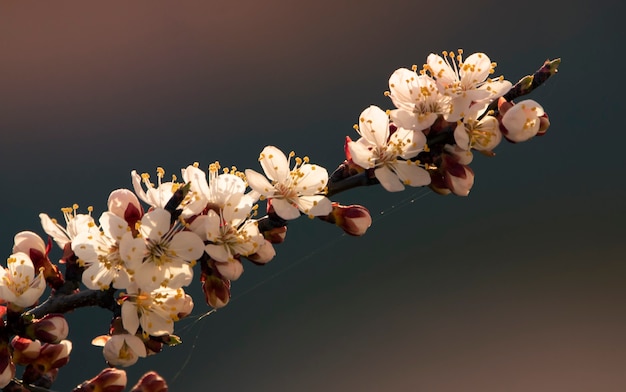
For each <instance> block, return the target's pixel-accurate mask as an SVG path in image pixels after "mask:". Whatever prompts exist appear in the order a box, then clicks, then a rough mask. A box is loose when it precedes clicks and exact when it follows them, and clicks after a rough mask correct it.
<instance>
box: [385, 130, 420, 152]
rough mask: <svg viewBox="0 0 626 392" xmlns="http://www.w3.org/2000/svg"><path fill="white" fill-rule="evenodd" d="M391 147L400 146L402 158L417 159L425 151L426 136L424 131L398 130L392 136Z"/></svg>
mask: <svg viewBox="0 0 626 392" xmlns="http://www.w3.org/2000/svg"><path fill="white" fill-rule="evenodd" d="M389 144H390V145H393V146H400V151H401V152H402V153H401V154H400V157H402V158H404V159H409V158H413V157H415V156H416V155H417V154H419V153H420V152H421V151H422V150H423V149H424V144H426V136H425V135H424V133H423V132H422V131H414V130H411V129H404V128H398V129H397V130H396V132H394V134H393V135H391V140H390V142H389Z"/></svg>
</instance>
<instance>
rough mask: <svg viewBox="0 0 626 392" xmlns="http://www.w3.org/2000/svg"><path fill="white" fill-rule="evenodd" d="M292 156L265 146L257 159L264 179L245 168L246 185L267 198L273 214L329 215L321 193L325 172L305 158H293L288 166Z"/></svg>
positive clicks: (287, 216)
mask: <svg viewBox="0 0 626 392" xmlns="http://www.w3.org/2000/svg"><path fill="white" fill-rule="evenodd" d="M294 156H295V154H294V153H293V152H292V153H290V154H289V159H287V157H286V156H285V154H284V153H283V152H282V151H281V150H279V149H278V148H276V147H274V146H267V147H265V148H264V149H263V151H262V152H261V155H260V157H259V162H260V163H261V167H262V168H263V171H264V172H265V176H267V178H265V176H263V175H262V174H260V173H258V172H256V171H254V170H252V169H247V170H246V171H245V173H246V179H247V180H248V184H249V185H250V188H252V189H253V190H255V191H257V192H258V193H260V194H261V195H262V196H264V197H266V198H267V199H269V200H271V203H272V206H273V207H274V210H275V211H276V214H278V216H280V217H281V218H283V219H287V220H289V219H295V218H298V217H299V216H300V212H302V213H304V214H307V215H309V216H317V215H327V214H329V213H330V211H332V203H331V201H330V200H329V199H328V198H326V196H324V193H325V189H326V184H327V183H328V172H327V171H326V169H324V168H323V167H321V166H318V165H314V164H310V163H308V162H309V159H308V158H307V157H305V158H304V159H300V158H296V159H295V161H296V164H295V165H294V167H293V169H291V168H290V162H291V158H292V157H294ZM268 179H269V181H268ZM270 181H271V182H270Z"/></svg>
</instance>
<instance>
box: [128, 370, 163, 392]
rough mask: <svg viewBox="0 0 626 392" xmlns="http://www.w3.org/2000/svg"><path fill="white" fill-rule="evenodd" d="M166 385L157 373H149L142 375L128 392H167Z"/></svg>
mask: <svg viewBox="0 0 626 392" xmlns="http://www.w3.org/2000/svg"><path fill="white" fill-rule="evenodd" d="M167 391H168V388H167V383H166V382H165V380H164V379H163V377H161V376H159V375H158V373H156V372H154V371H151V372H148V373H146V374H144V375H143V376H142V377H141V378H140V379H139V381H138V382H137V384H136V385H135V386H134V387H133V388H132V389H131V390H130V392H167Z"/></svg>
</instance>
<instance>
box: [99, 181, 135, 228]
mask: <svg viewBox="0 0 626 392" xmlns="http://www.w3.org/2000/svg"><path fill="white" fill-rule="evenodd" d="M107 204H108V207H109V211H111V212H112V213H113V214H115V215H117V216H119V217H120V218H123V219H124V220H125V221H126V222H128V225H129V226H130V227H134V226H135V223H137V221H139V220H140V219H141V217H142V216H143V207H141V204H140V203H139V199H138V198H137V196H135V194H134V193H133V192H131V191H130V190H128V189H116V190H114V191H113V192H111V194H110V195H109V200H108V203H107Z"/></svg>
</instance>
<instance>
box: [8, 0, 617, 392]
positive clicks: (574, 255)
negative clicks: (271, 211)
mask: <svg viewBox="0 0 626 392" xmlns="http://www.w3.org/2000/svg"><path fill="white" fill-rule="evenodd" d="M585 3H587V4H585ZM624 11H625V7H624V5H623V4H619V2H618V1H594V2H571V3H564V4H562V5H558V4H557V2H544V1H537V0H531V1H526V2H502V1H496V0H480V1H475V2H467V1H465V2H462V1H449V2H439V3H438V2H432V1H431V2H420V1H401V0H386V1H358V2H357V1H353V2H349V1H334V2H330V1H316V2H309V3H304V2H302V3H300V2H288V1H272V0H266V1H263V2H256V1H251V0H246V1H223V0H222V1H178V2H163V1H133V2H106V3H104V2H101V3H100V4H96V3H95V2H84V1H55V2H28V1H20V2H18V1H5V0H3V1H2V2H0V56H1V57H0V58H1V59H0V137H1V138H0V170H1V171H0V173H2V177H1V178H2V183H3V185H2V193H1V194H0V220H1V222H2V224H1V225H0V238H1V240H0V250H1V251H2V252H3V253H4V254H5V255H7V256H8V255H9V254H10V252H11V247H12V238H13V235H14V234H15V233H17V232H18V231H21V230H34V231H37V232H38V233H39V234H41V235H43V234H44V233H43V230H41V229H40V225H39V219H38V216H37V215H38V213H39V212H47V213H48V214H50V215H52V216H56V217H58V218H60V217H61V213H60V208H61V207H64V206H68V205H71V204H72V203H78V204H79V205H80V206H81V207H82V208H85V207H87V206H88V205H93V206H94V207H95V216H96V217H97V216H99V214H100V213H101V212H102V211H103V210H104V209H105V208H106V200H107V197H108V194H109V192H110V191H111V190H113V189H116V188H120V187H131V182H130V175H129V172H130V170H131V169H137V170H138V171H139V172H144V171H145V172H150V173H154V170H155V168H156V166H158V165H160V166H163V167H164V168H165V169H166V171H167V172H168V174H178V173H179V170H180V168H182V167H184V166H186V165H188V164H190V163H192V162H194V161H199V162H200V163H201V165H202V166H203V167H206V166H207V165H208V164H209V163H211V162H213V161H215V160H219V161H220V162H221V163H222V164H223V165H224V166H230V165H237V166H238V168H240V169H245V168H254V169H256V170H259V166H258V162H257V160H256V159H257V156H258V153H259V152H260V151H261V150H262V148H263V147H264V146H265V145H267V144H274V145H276V146H278V147H279V148H281V149H283V150H284V151H289V150H292V149H293V150H295V151H296V153H298V155H300V156H303V155H309V156H310V157H311V160H312V161H313V162H315V163H318V164H320V165H322V166H325V167H327V168H328V170H329V171H332V170H333V169H334V168H335V167H336V166H337V164H338V163H340V162H341V160H342V159H343V141H344V137H345V136H346V135H351V136H352V137H355V136H356V134H355V132H354V131H353V129H352V124H354V123H355V122H356V119H357V116H358V114H359V113H360V112H361V110H363V109H364V108H365V107H367V106H368V105H370V104H377V105H379V106H382V107H384V108H391V107H392V105H391V102H390V101H389V100H388V99H387V98H385V97H384V96H383V94H382V93H383V91H384V90H386V89H387V80H388V77H389V75H390V74H391V73H392V72H393V71H394V70H395V69H396V68H399V67H409V66H411V65H412V64H418V65H421V64H422V63H423V62H424V61H425V59H426V56H427V55H428V53H430V52H440V51H441V50H455V49H456V48H459V47H461V48H464V49H465V52H466V53H467V54H470V53H473V52H475V51H483V52H485V53H487V54H488V55H489V56H490V57H491V59H492V61H497V62H498V68H497V69H496V73H497V74H504V76H505V77H506V78H507V79H508V80H511V81H512V82H515V81H517V80H518V79H519V78H520V77H522V76H524V75H526V74H529V73H532V72H533V71H535V70H536V69H537V68H538V67H539V66H540V65H541V64H542V63H543V61H544V60H545V59H546V58H555V57H561V58H562V60H563V63H562V65H561V69H560V72H559V74H558V75H557V76H556V77H554V78H553V79H551V80H549V82H548V83H547V84H546V85H545V86H544V87H541V88H540V89H539V90H538V91H536V92H535V93H534V94H533V95H531V98H533V99H536V100H537V101H539V102H540V103H541V104H542V105H543V106H544V108H545V109H546V111H547V112H548V114H549V115H550V119H551V121H552V127H551V128H550V130H549V132H548V134H547V135H546V136H545V137H542V138H539V139H533V140H531V141H530V142H527V143H523V144H518V145H512V144H509V143H503V144H502V145H501V146H499V147H498V148H497V149H496V152H497V153H498V155H497V157H495V158H491V159H489V158H486V157H483V156H479V155H477V156H476V157H475V160H474V163H473V164H472V168H473V169H474V171H475V173H476V183H475V186H474V189H473V190H472V193H471V195H470V196H469V197H468V198H459V197H454V196H447V197H442V196H437V195H435V194H433V193H432V192H429V191H428V190H425V189H421V188H417V189H409V190H407V191H405V192H402V193H398V194H389V193H386V192H385V191H384V190H382V189H381V188H379V187H370V188H367V189H366V188H362V189H355V190H352V191H349V192H346V193H344V194H341V195H338V197H337V198H336V200H338V201H341V202H343V203H359V204H363V205H365V206H367V207H368V208H369V209H370V211H371V212H372V215H373V216H374V225H373V227H372V228H371V229H370V231H369V232H368V233H367V235H366V236H365V237H362V238H351V237H347V236H342V234H341V231H340V230H338V229H336V228H334V227H332V226H329V225H327V224H325V223H323V222H319V221H310V220H308V219H300V220H298V221H295V222H293V224H291V225H290V228H289V233H288V236H287V241H286V242H285V243H284V244H281V245H279V246H277V248H276V249H277V252H278V255H277V257H276V258H275V260H274V261H272V263H270V264H268V265H267V266H265V267H262V268H257V267H255V266H253V265H251V264H246V265H245V268H246V273H245V274H244V275H243V276H242V278H241V279H240V280H239V281H237V282H235V283H234V286H233V301H232V303H231V305H230V306H228V307H226V308H224V309H223V310H220V311H218V312H217V313H215V314H212V315H211V316H209V317H207V318H203V319H201V320H199V321H197V319H194V318H191V319H189V320H185V321H181V322H180V323H178V324H177V329H176V331H175V332H177V333H179V334H180V335H181V337H182V338H183V340H184V342H185V344H183V345H181V346H179V347H174V348H167V349H166V352H165V353H163V354H160V355H157V356H153V357H150V358H147V359H144V360H141V361H140V362H139V363H138V364H137V365H136V366H134V367H132V368H130V369H128V374H129V384H131V385H132V384H133V383H134V382H135V381H136V379H137V378H138V377H139V376H140V375H141V374H143V373H144V372H145V371H146V370H147V369H154V370H157V371H158V372H159V373H160V374H161V375H163V376H164V377H165V378H166V379H167V380H168V381H169V383H170V389H171V390H172V391H186V390H207V391H209V390H210V391H318V390H326V391H346V390H355V391H387V390H394V391H426V392H431V391H432V392H448V391H451V392H458V391H462V392H479V391H480V392H560V391H567V392H575V391H580V392H588V391H600V392H618V391H625V390H626V312H625V311H624V309H625V305H626V263H625V261H626V257H625V256H624V251H625V250H626V245H624V237H625V236H624V234H626V230H625V229H624V223H623V221H624V218H625V217H626V206H625V205H624V202H623V201H624V200H625V196H626V181H625V180H624V168H625V167H626V166H625V163H626V159H625V158H624V153H623V146H624V143H625V142H626V136H625V133H624V129H623V125H621V124H622V123H623V119H622V118H621V115H622V114H623V112H624V109H625V107H624V103H623V102H624V100H623V98H622V95H623V93H624V91H625V90H624V83H623V81H622V80H623V76H622V74H623V68H624V60H625V58H624V53H623V50H624V45H623V33H624V29H623V20H622V14H623V13H624ZM82 211H85V210H84V209H83V210H82ZM53 256H54V254H53ZM59 256H60V254H59V253H56V257H59ZM194 283H195V284H194V286H193V287H191V288H190V289H189V292H190V293H191V294H192V295H196V297H195V298H196V308H195V311H194V315H200V314H202V313H203V312H206V311H207V310H208V307H207V306H206V305H205V304H204V302H203V300H202V298H201V297H200V296H198V293H199V284H197V283H198V282H194ZM68 317H69V319H70V323H71V324H70V327H71V334H70V339H72V341H73V342H74V351H73V353H72V357H71V361H70V364H69V365H68V367H67V369H64V370H63V371H62V372H61V373H60V377H59V379H58V381H57V383H56V384H55V385H54V387H55V390H57V391H67V390H69V389H71V388H72V387H73V386H74V385H76V384H77V383H79V382H81V381H82V380H84V379H86V378H89V377H92V376H93V375H95V374H97V373H98V371H99V370H100V369H102V367H103V366H104V360H103V358H102V356H101V353H100V349H99V348H96V347H92V346H90V345H89V342H90V341H91V339H92V338H93V337H94V336H95V335H99V334H103V333H106V331H107V329H108V320H109V315H108V314H107V313H106V312H105V311H102V310H100V309H80V310H78V311H76V312H75V313H74V314H71V315H69V316H68Z"/></svg>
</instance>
